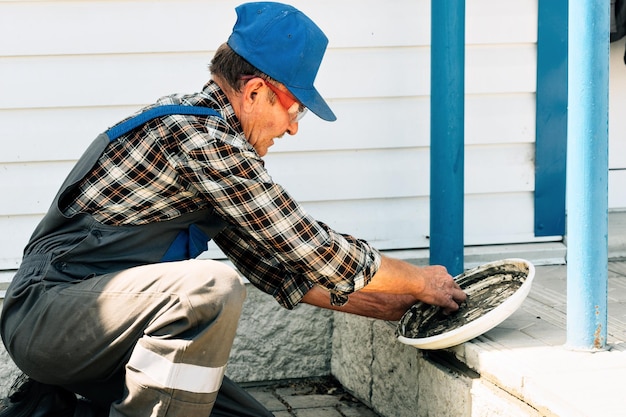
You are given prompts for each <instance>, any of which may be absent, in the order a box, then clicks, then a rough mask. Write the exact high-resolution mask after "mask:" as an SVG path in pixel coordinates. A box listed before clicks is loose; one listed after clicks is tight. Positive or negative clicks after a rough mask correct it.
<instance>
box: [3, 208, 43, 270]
mask: <svg viewBox="0 0 626 417" xmlns="http://www.w3.org/2000/svg"><path fill="white" fill-rule="evenodd" d="M41 217H42V216H3V215H0V230H1V231H2V233H0V270H3V269H5V270H6V269H16V268H17V267H18V266H19V264H20V261H21V259H22V252H23V250H24V247H25V246H26V243H28V239H29V238H30V236H31V234H32V233H33V230H35V227H36V226H37V224H38V223H39V221H40V220H41Z"/></svg>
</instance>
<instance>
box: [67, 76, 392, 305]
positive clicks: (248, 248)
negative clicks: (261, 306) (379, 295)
mask: <svg viewBox="0 0 626 417" xmlns="http://www.w3.org/2000/svg"><path fill="white" fill-rule="evenodd" d="M156 104H157V105H163V104H183V105H194V106H205V107H211V108H213V109H215V110H217V111H218V112H219V113H220V114H221V115H222V117H223V118H222V119H220V118H216V117H200V118H199V117H196V116H186V115H171V116H165V117H161V118H157V119H154V120H152V121H149V122H148V123H146V124H145V125H144V126H142V127H141V128H138V129H136V130H134V131H132V132H130V133H128V134H126V135H124V136H122V137H120V138H119V139H117V140H116V141H115V142H113V143H111V144H110V145H109V146H108V148H107V149H106V151H105V152H104V153H103V155H102V156H101V157H100V159H99V161H98V163H97V164H96V166H95V167H94V169H93V170H92V172H91V173H90V174H89V175H87V176H86V177H85V178H84V179H83V180H82V181H81V183H80V185H79V188H78V190H77V192H76V193H75V194H74V197H73V200H71V201H69V202H68V203H67V208H66V209H65V213H66V214H68V215H72V214H75V213H79V212H87V213H91V214H92V215H93V216H94V217H95V219H96V220H98V221H100V222H102V223H105V224H111V225H122V224H124V225H140V224H146V223H152V222H158V221H164V220H168V219H172V218H175V217H177V216H180V215H182V214H184V213H188V212H192V211H195V210H201V209H204V208H207V207H213V208H214V209H215V211H216V213H217V214H218V215H219V216H220V217H222V218H223V219H225V220H226V221H227V222H228V224H229V226H227V228H226V229H225V230H223V231H222V232H220V233H219V234H218V235H217V236H215V238H214V241H215V243H216V244H217V245H218V247H219V248H220V249H221V250H222V251H223V252H224V253H225V254H226V255H227V256H228V258H229V259H230V260H231V261H232V262H233V263H234V264H235V266H236V267H237V268H238V269H239V271H240V272H241V273H242V274H243V275H245V276H246V277H247V278H248V279H249V280H250V282H251V283H253V284H254V285H255V286H257V287H258V288H259V289H261V290H262V291H264V292H266V293H268V294H271V295H273V296H274V297H275V298H276V300H277V301H278V302H279V303H280V304H281V305H283V306H284V307H286V308H289V309H291V308H293V307H294V306H295V305H296V304H298V303H299V302H300V300H301V299H302V297H303V296H304V295H305V294H306V293H307V291H308V290H309V289H311V288H312V287H313V286H314V285H320V286H322V287H324V288H326V289H327V290H328V291H330V293H331V300H332V302H333V303H334V304H341V303H343V302H345V301H346V300H347V295H348V294H350V293H352V292H354V291H356V290H359V289H361V288H362V287H363V286H365V285H366V284H367V283H368V282H369V281H370V279H371V278H372V276H373V275H374V274H375V273H376V271H377V270H378V268H379V266H380V254H379V252H378V251H377V250H375V249H374V248H372V247H371V246H370V245H369V244H368V243H367V242H365V241H362V240H359V239H355V238H354V237H352V236H349V235H343V234H339V233H337V232H335V231H334V230H332V229H331V228H330V227H328V226H326V225H325V224H323V223H321V222H318V221H316V220H315V219H313V218H312V217H311V216H309V215H308V214H307V213H306V212H305V211H304V209H303V208H302V207H301V206H300V205H299V204H298V203H297V202H296V201H294V199H293V198H291V196H290V195H289V194H288V193H287V191H286V190H284V189H283V188H282V187H281V186H280V185H279V184H276V183H274V182H273V181H272V178H271V177H270V175H269V174H268V172H267V170H266V169H265V167H264V163H263V160H262V159H261V158H260V157H259V155H258V154H257V153H256V151H255V150H254V148H253V147H252V146H251V145H250V144H249V143H248V141H247V140H246V138H245V136H244V134H243V131H242V128H241V125H240V123H239V120H238V119H237V117H236V116H235V114H234V111H233V109H232V107H231V106H230V104H229V102H228V100H227V98H226V96H225V95H224V93H223V92H222V91H221V90H220V89H219V87H218V86H217V84H215V83H214V82H212V81H211V82H209V83H208V84H207V85H206V86H205V87H204V89H203V91H202V92H200V93H197V94H192V95H185V96H183V95H173V96H167V97H164V98H161V99H160V100H158V102H157V103H156Z"/></svg>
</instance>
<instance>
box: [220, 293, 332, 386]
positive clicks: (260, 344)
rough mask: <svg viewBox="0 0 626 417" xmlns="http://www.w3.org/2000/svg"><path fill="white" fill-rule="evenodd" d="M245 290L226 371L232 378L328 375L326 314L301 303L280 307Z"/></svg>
mask: <svg viewBox="0 0 626 417" xmlns="http://www.w3.org/2000/svg"><path fill="white" fill-rule="evenodd" d="M246 289H247V290H248V297H247V299H246V302H245V304H244V308H243V313H242V315H241V319H240V321H239V327H238V330H237V335H236V337H235V342H234V345H233V349H232V351H231V355H230V360H229V363H228V367H227V369H226V374H227V375H228V376H229V377H230V378H231V379H233V380H234V381H237V382H244V381H245V382H256V381H271V380H281V379H291V378H306V377H311V376H324V375H329V374H330V356H331V335H332V329H333V314H332V312H331V311H330V310H324V309H320V308H316V307H313V306H310V305H305V304H301V305H299V306H298V307H296V308H295V309H294V310H291V311H290V310H286V309H284V308H282V307H281V306H280V305H279V304H278V303H277V302H276V300H275V299H274V298H273V297H271V296H269V295H267V294H265V293H263V292H261V291H259V290H258V289H256V288H255V287H253V286H252V285H247V286H246Z"/></svg>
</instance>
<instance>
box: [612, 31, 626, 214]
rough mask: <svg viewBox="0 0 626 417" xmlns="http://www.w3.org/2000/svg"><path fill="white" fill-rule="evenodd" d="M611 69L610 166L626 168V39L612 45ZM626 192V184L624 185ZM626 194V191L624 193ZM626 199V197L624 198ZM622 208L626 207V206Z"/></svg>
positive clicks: (623, 188)
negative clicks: (625, 60) (625, 44)
mask: <svg viewBox="0 0 626 417" xmlns="http://www.w3.org/2000/svg"><path fill="white" fill-rule="evenodd" d="M610 65H611V66H610V68H609V74H610V77H609V88H610V90H609V166H610V167H611V168H626V117H625V115H626V65H624V39H622V40H621V41H620V42H614V43H612V44H611V61H610ZM622 184H623V186H622V190H626V182H624V183H622ZM622 193H623V194H626V191H622ZM622 199H626V195H625V196H624V197H622ZM622 207H626V204H625V205H623V206H622Z"/></svg>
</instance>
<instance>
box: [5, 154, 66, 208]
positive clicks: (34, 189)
mask: <svg viewBox="0 0 626 417" xmlns="http://www.w3.org/2000/svg"><path fill="white" fill-rule="evenodd" d="M73 166H74V162H49V163H40V164H21V163H15V164H2V165H0V184H2V196H3V197H2V199H1V200H0V216H12V215H13V216H14V215H24V214H28V215H33V214H42V213H45V212H46V211H47V210H48V207H50V203H52V199H53V198H54V196H55V195H56V193H57V191H58V189H59V187H60V186H61V184H62V183H63V180H64V179H65V177H66V176H67V174H68V173H69V172H70V170H71V169H72V167H73Z"/></svg>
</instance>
